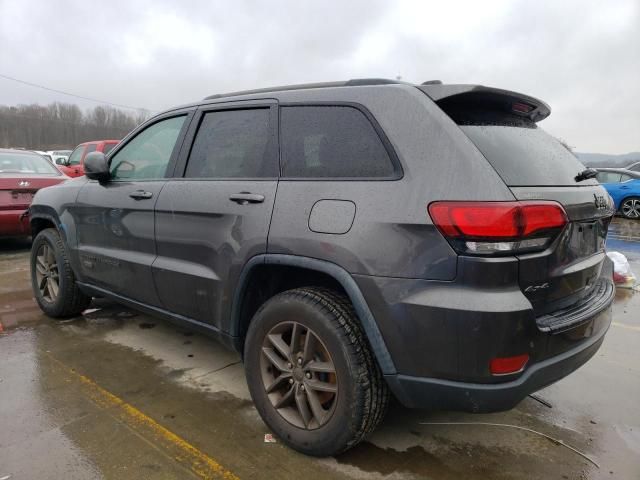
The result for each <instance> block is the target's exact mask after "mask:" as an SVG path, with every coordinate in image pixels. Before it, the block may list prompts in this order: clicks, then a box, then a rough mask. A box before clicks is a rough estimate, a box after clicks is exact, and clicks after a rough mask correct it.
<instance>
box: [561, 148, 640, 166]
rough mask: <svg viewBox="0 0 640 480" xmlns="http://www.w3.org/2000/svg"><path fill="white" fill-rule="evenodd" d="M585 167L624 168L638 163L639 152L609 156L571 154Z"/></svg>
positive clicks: (600, 154)
mask: <svg viewBox="0 0 640 480" xmlns="http://www.w3.org/2000/svg"><path fill="white" fill-rule="evenodd" d="M573 153H575V155H576V156H577V157H578V158H579V159H580V161H581V162H582V163H584V164H585V165H586V166H587V167H626V166H628V165H630V164H632V163H633V162H640V152H631V153H624V154H622V155H609V154H606V153H581V152H573Z"/></svg>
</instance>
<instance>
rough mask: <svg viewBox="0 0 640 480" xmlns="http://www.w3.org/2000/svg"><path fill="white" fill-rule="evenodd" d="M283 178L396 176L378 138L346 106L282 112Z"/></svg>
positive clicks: (290, 108)
mask: <svg viewBox="0 0 640 480" xmlns="http://www.w3.org/2000/svg"><path fill="white" fill-rule="evenodd" d="M280 137H281V160H282V175H283V176H284V177H289V178H389V177H394V176H397V172H396V169H395V168H394V164H393V162H392V161H391V158H390V156H389V153H388V152H387V150H386V148H385V145H384V144H383V142H382V140H381V138H380V136H379V135H378V133H377V132H376V130H375V128H374V127H373V125H372V124H371V122H370V121H369V119H368V118H367V117H366V116H365V115H364V113H362V112H361V111H360V110H358V109H357V108H354V107H349V106H315V105H314V106H285V107H282V108H281V109H280Z"/></svg>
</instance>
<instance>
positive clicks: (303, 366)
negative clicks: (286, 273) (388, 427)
mask: <svg viewBox="0 0 640 480" xmlns="http://www.w3.org/2000/svg"><path fill="white" fill-rule="evenodd" d="M244 353H245V368H246V376H247V382H248V385H249V390H250V392H251V396H252V398H253V400H254V402H255V404H256V408H257V409H258V412H259V413H260V415H261V416H262V418H263V420H264V421H265V423H266V424H267V425H268V426H269V427H270V428H271V429H272V430H273V432H274V433H275V434H276V435H278V437H280V438H281V439H282V441H284V442H285V443H286V444H288V445H289V446H290V447H292V448H294V449H295V450H298V451H300V452H303V453H306V454H309V455H317V456H325V455H335V454H337V453H340V452H342V451H345V450H347V449H348V448H351V447H352V446H354V445H356V444H357V443H359V442H360V441H361V440H362V439H363V438H364V437H365V436H366V435H367V434H368V433H370V432H371V431H373V430H374V429H375V427H376V426H377V425H378V423H379V422H380V421H381V420H382V418H383V416H384V413H385V410H386V407H387V404H388V400H389V393H388V389H387V385H386V383H385V381H384V379H383V378H382V374H381V373H380V370H379V369H378V366H377V364H376V363H375V360H374V358H373V355H372V354H371V351H370V348H369V345H368V343H367V341H366V338H365V336H364V333H363V332H362V329H361V328H360V325H359V324H358V322H357V319H356V315H355V312H354V311H353V307H352V306H351V304H350V303H349V301H348V300H347V299H346V297H344V296H343V295H340V294H338V293H336V292H333V291H331V290H327V289H319V288H310V287H309V288H299V289H295V290H289V291H287V292H284V293H281V294H279V295H276V296H275V297H273V298H271V299H270V300H269V301H267V302H266V303H265V304H264V305H263V306H262V307H261V308H260V310H259V311H258V312H257V313H256V315H255V316H254V318H253V320H252V322H251V325H250V327H249V332H248V334H247V339H246V342H245V351H244Z"/></svg>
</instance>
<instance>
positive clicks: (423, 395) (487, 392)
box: [385, 307, 611, 413]
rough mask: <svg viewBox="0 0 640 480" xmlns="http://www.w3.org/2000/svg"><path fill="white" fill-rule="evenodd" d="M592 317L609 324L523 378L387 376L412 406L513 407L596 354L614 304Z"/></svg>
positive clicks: (488, 409) (400, 397)
mask: <svg viewBox="0 0 640 480" xmlns="http://www.w3.org/2000/svg"><path fill="white" fill-rule="evenodd" d="M592 320H593V321H594V322H597V323H604V324H606V328H604V329H602V330H601V331H600V332H598V334H597V335H594V336H591V337H589V338H588V339H587V340H586V341H584V342H582V343H580V344H579V345H577V346H576V347H574V348H572V349H570V350H567V351H565V352H564V353H562V354H559V355H556V356H555V357H551V358H548V359H546V360H543V361H541V362H538V363H535V364H534V365H531V366H530V367H528V368H527V369H526V370H525V371H524V372H523V374H522V375H521V376H520V377H519V378H517V379H515V380H512V381H508V382H505V383H498V384H482V383H466V382H455V381H449V380H440V379H436V378H421V377H412V376H408V375H401V374H398V375H388V376H386V377H385V378H386V380H387V383H388V384H389V386H390V387H391V389H392V391H393V393H394V394H395V396H396V397H397V398H398V400H399V401H400V402H401V403H402V404H404V405H405V406H407V407H410V408H429V409H437V410H461V411H468V412H477V413H480V412H496V411H502V410H509V409H511V408H513V407H515V406H516V405H517V404H518V403H519V402H520V401H522V400H523V399H524V398H525V397H526V396H527V395H529V394H531V393H533V392H535V391H537V390H540V389H541V388H544V387H546V386H547V385H550V384H552V383H554V382H556V381H558V380H560V379H562V378H564V377H566V376H567V375H569V374H570V373H571V372H573V371H574V370H576V369H577V368H579V367H580V366H582V365H583V364H584V363H586V362H587V360H589V359H590V358H591V357H593V355H595V353H596V352H597V351H598V349H599V348H600V345H602V342H603V341H604V337H605V334H606V332H607V330H608V326H609V325H610V323H611V308H610V307H609V308H608V309H606V310H604V311H602V312H600V314H598V318H594V319H592Z"/></svg>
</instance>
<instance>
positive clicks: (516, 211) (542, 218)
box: [429, 201, 568, 254]
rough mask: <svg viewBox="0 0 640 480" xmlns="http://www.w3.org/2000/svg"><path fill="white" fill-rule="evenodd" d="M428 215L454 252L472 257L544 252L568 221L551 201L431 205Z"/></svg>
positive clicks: (561, 210) (435, 203)
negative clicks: (473, 255) (469, 254)
mask: <svg viewBox="0 0 640 480" xmlns="http://www.w3.org/2000/svg"><path fill="white" fill-rule="evenodd" d="M429 214H430V215H431V219H432V220H433V223H434V224H435V225H436V227H438V229H439V230H440V232H442V234H443V235H444V236H445V237H446V238H447V240H449V242H450V243H451V245H452V246H453V247H454V248H455V249H456V250H457V251H459V252H461V253H472V254H474V253H475V254H492V253H513V252H522V251H533V250H540V249H544V248H546V246H547V245H548V244H549V243H550V241H551V240H552V239H553V238H555V236H556V235H557V234H558V233H559V232H560V231H561V230H562V228H563V227H564V226H565V225H566V224H567V221H568V220H567V215H566V213H565V211H564V209H563V208H562V206H561V205H560V204H559V203H556V202H551V201H524V202H434V203H432V204H430V205H429Z"/></svg>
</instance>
